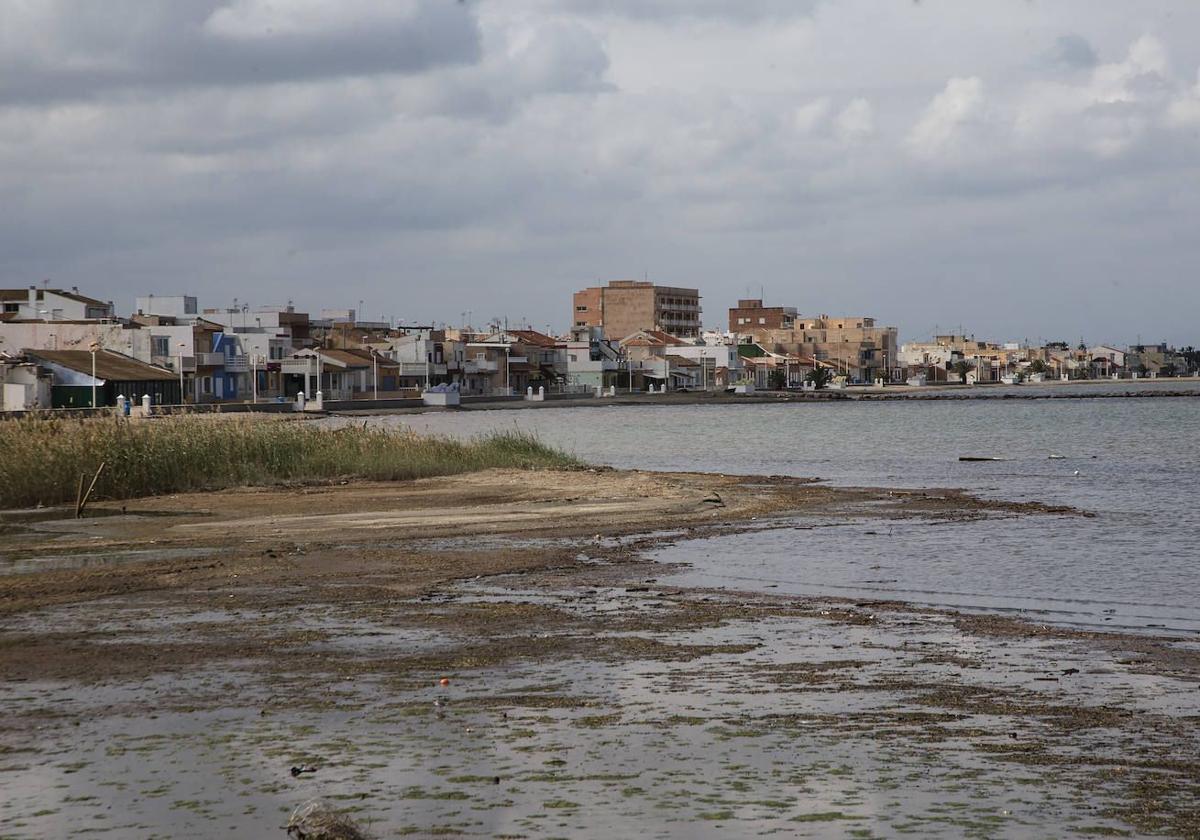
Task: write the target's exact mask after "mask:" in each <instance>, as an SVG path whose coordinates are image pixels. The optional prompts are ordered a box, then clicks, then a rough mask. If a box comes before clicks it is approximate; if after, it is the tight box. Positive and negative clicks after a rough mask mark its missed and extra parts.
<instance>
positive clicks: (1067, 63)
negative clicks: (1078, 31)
mask: <svg viewBox="0 0 1200 840" xmlns="http://www.w3.org/2000/svg"><path fill="white" fill-rule="evenodd" d="M1046 59H1047V60H1048V61H1049V62H1050V63H1051V64H1056V65H1060V66H1062V67H1067V68H1069V69H1072V70H1078V69H1090V68H1092V67H1095V66H1096V63H1097V61H1098V60H1099V59H1098V58H1097V56H1096V51H1095V50H1094V49H1092V45H1091V44H1089V43H1088V41H1087V39H1086V38H1083V37H1081V36H1079V35H1074V34H1069V35H1060V36H1059V37H1058V38H1056V39H1055V41H1054V45H1053V46H1052V47H1051V48H1050V49H1049V50H1048V51H1047V52H1046Z"/></svg>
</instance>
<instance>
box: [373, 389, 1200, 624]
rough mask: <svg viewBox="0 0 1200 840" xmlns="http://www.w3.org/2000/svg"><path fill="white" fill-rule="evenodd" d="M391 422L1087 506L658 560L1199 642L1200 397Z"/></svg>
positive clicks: (786, 539)
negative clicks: (523, 434)
mask: <svg viewBox="0 0 1200 840" xmlns="http://www.w3.org/2000/svg"><path fill="white" fill-rule="evenodd" d="M1176 387H1179V386H1178V385H1177V386H1176ZM1192 387H1195V386H1194V385H1193V386H1192ZM377 422H381V423H386V424H397V425H405V426H409V427H412V428H413V429H416V430H418V431H422V432H436V433H442V434H451V435H466V436H469V435H474V434H479V433H482V432H486V431H491V430H495V429H512V428H514V427H515V428H519V429H522V430H526V431H531V432H534V433H536V434H537V435H539V436H540V437H541V438H542V439H543V440H544V441H546V442H548V443H551V444H554V445H557V446H560V447H563V448H565V449H567V450H569V451H571V452H573V453H575V454H577V455H578V456H579V457H581V458H583V459H585V460H588V461H591V462H593V463H603V464H610V465H612V466H615V467H634V468H642V469H652V470H704V471H714V472H724V473H748V474H758V473H774V474H787V475H797V476H819V477H821V478H822V479H825V480H827V481H829V482H831V483H836V484H843V485H864V486H896V487H912V488H926V487H960V488H965V489H967V490H970V491H972V492H975V493H977V494H979V495H982V496H987V497H992V498H1000V499H1012V500H1035V501H1042V502H1048V503H1053V504H1065V505H1073V506H1076V507H1080V508H1084V509H1086V510H1089V511H1092V512H1094V513H1095V514H1096V517H1095V518H1094V519H1081V518H1078V517H1027V518H1018V519H1011V518H1009V519H995V520H987V521H982V522H970V523H935V524H930V523H919V524H898V523H887V522H883V521H880V522H874V523H873V522H870V521H868V522H865V523H863V522H856V523H853V524H852V525H846V524H845V523H844V522H829V523H826V527H817V528H812V527H795V528H783V529H770V530H764V531H762V532H760V533H754V534H748V535H747V534H741V535H736V536H729V537H720V538H716V539H709V540H702V541H690V542H685V543H680V544H678V545H676V546H673V547H670V548H666V549H664V550H662V551H661V552H660V553H659V554H658V555H657V556H658V557H659V559H662V560H668V561H672V562H681V561H682V562H686V563H688V564H690V570H689V571H687V572H685V573H684V575H683V577H682V578H681V580H682V581H683V582H685V583H694V584H698V585H707V586H728V587H734V588H739V589H759V588H767V589H770V590H771V591H774V592H796V593H814V594H816V593H820V594H836V595H847V596H850V597H871V598H895V599H902V600H907V601H914V602H918V603H926V604H935V605H944V606H954V607H959V608H964V609H982V610H1001V611H1009V610H1011V611H1018V612H1021V613H1023V614H1026V615H1027V616H1029V617H1031V618H1038V619H1040V620H1045V621H1053V622H1058V623H1072V624H1080V625H1084V626H1094V627H1104V628H1112V629H1118V628H1152V629H1154V630H1156V631H1158V632H1163V631H1164V630H1169V631H1172V632H1180V633H1185V634H1188V635H1191V634H1194V633H1200V577H1198V575H1197V569H1198V565H1197V564H1198V560H1197V558H1200V509H1198V507H1197V505H1196V503H1195V496H1194V493H1195V490H1196V488H1197V487H1198V486H1200V446H1198V445H1197V444H1198V443H1200V397H1198V398H1196V399H1192V398H1177V399H1087V400H1036V401H1022V400H1003V401H999V400H974V401H942V402H885V403H854V402H845V403H840V402H839V403H814V404H790V405H744V406H736V405H735V406H729V405H725V406H679V407H666V406H664V407H654V406H646V407H640V406H639V407H595V408H572V409H554V408H549V409H537V410H531V411H490V412H462V413H444V414H442V413H439V414H427V415H415V416H411V415H410V416H402V417H384V418H378V420H377ZM960 455H986V456H998V457H1002V458H1005V459H1006V460H1003V461H997V462H983V463H970V462H960V461H959V460H958V458H959V456H960ZM1050 455H1060V456H1064V457H1063V458H1062V459H1050V458H1049V456H1050ZM1077 472H1078V474H1076V473H1077ZM805 525H806V526H808V525H811V522H807V523H805Z"/></svg>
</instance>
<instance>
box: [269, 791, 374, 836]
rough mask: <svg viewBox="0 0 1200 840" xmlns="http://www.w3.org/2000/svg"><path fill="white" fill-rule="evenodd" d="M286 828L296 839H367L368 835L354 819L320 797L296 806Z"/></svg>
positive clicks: (289, 834)
mask: <svg viewBox="0 0 1200 840" xmlns="http://www.w3.org/2000/svg"><path fill="white" fill-rule="evenodd" d="M285 828H286V829H287V833H288V837H294V838H295V840H367V835H366V834H365V833H363V830H362V829H360V828H359V827H358V825H357V824H356V823H355V822H354V820H352V819H350V818H349V817H348V816H346V815H345V814H340V813H338V812H337V811H335V810H333V808H331V807H329V805H327V804H326V803H324V802H322V801H321V800H320V799H310V800H308V801H307V802H305V803H304V804H303V805H298V806H296V809H295V810H294V811H292V815H291V817H289V818H288V822H287V825H286V826H285Z"/></svg>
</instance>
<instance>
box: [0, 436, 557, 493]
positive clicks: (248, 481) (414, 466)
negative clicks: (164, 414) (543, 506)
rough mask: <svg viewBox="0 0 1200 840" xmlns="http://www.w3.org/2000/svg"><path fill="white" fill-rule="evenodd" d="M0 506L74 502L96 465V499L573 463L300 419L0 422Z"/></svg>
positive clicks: (511, 445)
mask: <svg viewBox="0 0 1200 840" xmlns="http://www.w3.org/2000/svg"><path fill="white" fill-rule="evenodd" d="M0 453H3V456H2V457H0V508H15V507H29V506H35V505H53V504H61V503H65V502H70V501H73V500H74V499H75V495H76V492H77V487H78V482H79V477H80V475H81V474H86V475H88V476H91V475H93V474H94V473H95V472H96V470H97V468H98V467H99V466H100V464H101V463H103V464H104V465H105V468H104V471H103V472H102V473H101V475H100V479H99V482H98V483H97V485H96V497H97V498H101V499H130V498H136V497H139V496H154V495H159V494H164V493H179V492H185V491H190V490H212V489H219V488H223V487H234V486H244V485H258V484H275V483H279V482H288V481H312V480H321V479H330V478H339V477H353V478H367V479H374V480H382V481H395V480H402V479H413V478H425V477H429V476H436V475H451V474H456V473H465V472H473V471H475V470H482V469H488V468H492V467H506V468H517V469H532V468H540V467H562V466H570V465H571V464H573V463H574V461H573V459H571V458H570V457H569V456H567V455H565V454H563V453H561V452H558V451H556V450H554V449H551V448H550V447H547V446H545V445H543V444H542V443H540V442H539V441H538V440H537V439H536V438H534V437H533V436H531V435H527V434H523V433H520V432H507V433H503V434H494V435H488V436H484V437H479V438H476V439H474V440H469V441H458V440H451V439H448V438H440V437H426V436H421V435H416V434H413V433H411V432H407V431H389V430H385V429H365V428H360V427H357V426H356V427H348V428H343V429H337V430H326V429H321V428H317V427H315V426H312V425H310V424H308V423H305V422H265V421H262V420H256V419H250V418H246V419H241V418H239V419H220V420H218V419H215V418H205V417H172V418H165V419H161V420H155V421H151V422H128V421H116V420H110V419H103V420H100V419H86V420H78V419H54V420H43V419H37V418H21V419H16V420H4V421H0Z"/></svg>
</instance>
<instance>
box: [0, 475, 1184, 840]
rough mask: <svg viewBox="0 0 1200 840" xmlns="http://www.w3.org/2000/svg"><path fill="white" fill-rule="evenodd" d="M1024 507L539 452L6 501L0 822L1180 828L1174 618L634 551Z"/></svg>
mask: <svg viewBox="0 0 1200 840" xmlns="http://www.w3.org/2000/svg"><path fill="white" fill-rule="evenodd" d="M1047 512H1052V513H1064V512H1065V513H1067V514H1068V515H1072V512H1070V511H1062V510H1060V509H1058V510H1056V509H1050V508H1045V507H1040V506H1036V505H1019V504H1006V503H999V502H982V501H978V500H974V499H972V498H970V497H967V496H964V495H962V494H960V493H956V492H954V491H925V492H898V491H887V490H871V489H859V490H856V489H834V488H829V487H825V486H823V485H820V484H814V483H809V482H805V481H802V480H796V479H788V478H771V477H758V478H747V477H731V476H715V475H701V474H660V473H639V472H619V471H612V470H570V471H537V472H518V471H491V472H485V473H480V474H476V475H470V476H458V477H452V478H441V479H429V480H422V481H417V482H411V483H404V484H380V483H349V484H344V485H324V486H305V487H291V488H260V489H253V488H252V489H244V490H236V491H227V492H221V493H213V494H193V495H179V496H172V497H166V498H156V499H145V500H139V501H136V502H129V503H126V504H124V505H121V504H119V503H105V504H101V505H98V506H97V508H96V510H95V515H94V516H93V517H91V518H88V519H85V520H82V521H76V520H73V519H63V518H61V515H62V514H61V512H54V511H41V512H26V513H10V514H7V515H5V516H4V517H3V519H0V560H2V561H3V562H4V563H5V564H6V566H7V569H8V570H9V571H10V572H16V573H10V574H6V575H2V576H0V673H2V674H3V677H4V679H3V682H2V683H0V705H3V706H4V708H6V710H9V713H7V714H6V715H5V717H4V719H3V721H2V722H0V812H3V813H4V814H5V815H6V820H5V824H4V825H3V826H0V837H9V836H11V837H57V836H65V835H67V834H74V833H76V832H79V831H82V830H85V829H86V830H87V831H89V832H91V833H97V834H100V835H101V836H109V837H130V836H139V837H141V836H198V837H208V836H276V835H277V836H282V831H279V830H278V829H279V826H280V825H282V823H283V822H284V821H285V820H284V817H286V812H287V811H288V810H290V808H292V807H294V806H295V805H298V804H300V803H301V802H302V801H304V800H305V799H307V798H308V797H309V796H312V795H320V796H322V797H325V798H327V799H329V800H330V801H332V802H334V803H336V804H339V806H340V807H342V808H343V809H344V810H347V811H350V812H352V813H353V814H354V815H355V817H356V818H358V819H359V820H360V821H362V822H364V823H365V824H368V825H369V826H370V828H371V833H372V834H373V835H376V836H381V837H383V836H432V835H437V836H485V837H543V836H544V837H552V836H598V837H607V836H614V835H616V834H622V833H623V834H630V835H633V836H665V837H684V836H686V837H693V836H696V837H703V836H712V837H721V836H728V835H729V834H731V833H748V832H753V833H761V832H775V833H780V832H782V833H784V834H785V835H786V836H793V835H810V836H831V835H832V836H873V835H876V834H879V835H895V834H902V833H908V834H916V835H918V836H962V835H964V834H968V835H969V834H974V835H977V836H1031V835H1037V836H1067V835H1077V836H1097V835H1116V836H1120V835H1122V834H1129V833H1135V834H1148V833H1155V834H1166V835H1172V836H1198V832H1200V806H1198V805H1197V802H1198V801H1200V770H1198V768H1197V764H1196V755H1197V752H1198V749H1197V748H1198V746H1200V743H1198V738H1197V727H1196V722H1197V720H1200V708H1198V705H1197V695H1198V692H1197V690H1196V689H1197V685H1198V684H1200V655H1198V654H1197V651H1196V648H1195V647H1194V646H1187V645H1179V644H1176V643H1175V642H1174V641H1172V640H1169V639H1156V638H1152V637H1130V636H1121V635H1116V634H1098V633H1083V632H1075V631H1069V630H1061V629H1055V628H1052V627H1037V626H1032V625H1028V624H1025V623H1022V622H1019V621H1014V620H1009V619H1001V618H993V617H972V616H964V615H958V614H955V613H951V612H945V611H937V610H928V609H924V610H922V609H914V608H911V607H907V606H905V605H903V604H898V603H887V602H870V603H865V602H861V603H853V602H842V601H836V600H832V599H828V598H823V599H810V598H796V597H771V596H769V595H763V594H749V593H730V592H706V591H695V590H688V589H683V588H680V587H676V586H672V585H671V579H670V569H669V568H666V567H663V566H661V565H660V564H656V563H652V562H649V561H647V560H646V559H645V557H644V556H643V554H644V552H645V551H647V550H649V549H652V548H654V547H657V546H660V545H663V544H664V543H667V542H681V541H687V540H692V539H703V538H704V537H706V536H709V535H714V534H721V533H729V532H738V531H739V530H741V529H748V528H758V527H764V526H766V527H772V523H773V522H775V521H776V519H778V521H779V522H788V521H793V520H794V519H795V518H797V517H800V518H803V517H821V518H824V519H828V518H829V517H841V518H845V519H851V518H854V517H867V516H869V517H872V518H878V517H881V516H882V517H902V518H917V519H929V520H940V521H944V520H947V519H970V518H974V517H991V516H1011V517H1016V516H1037V515H1040V514H1043V513H1047ZM442 677H446V678H447V679H449V680H450V687H441V686H439V684H438V681H439V679H440V678H442ZM292 767H296V768H299V769H300V772H299V773H297V774H292V773H291V772H290V768H292ZM306 767H307V768H309V769H305V768H306ZM310 770H311V772H310ZM281 814H282V816H281Z"/></svg>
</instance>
